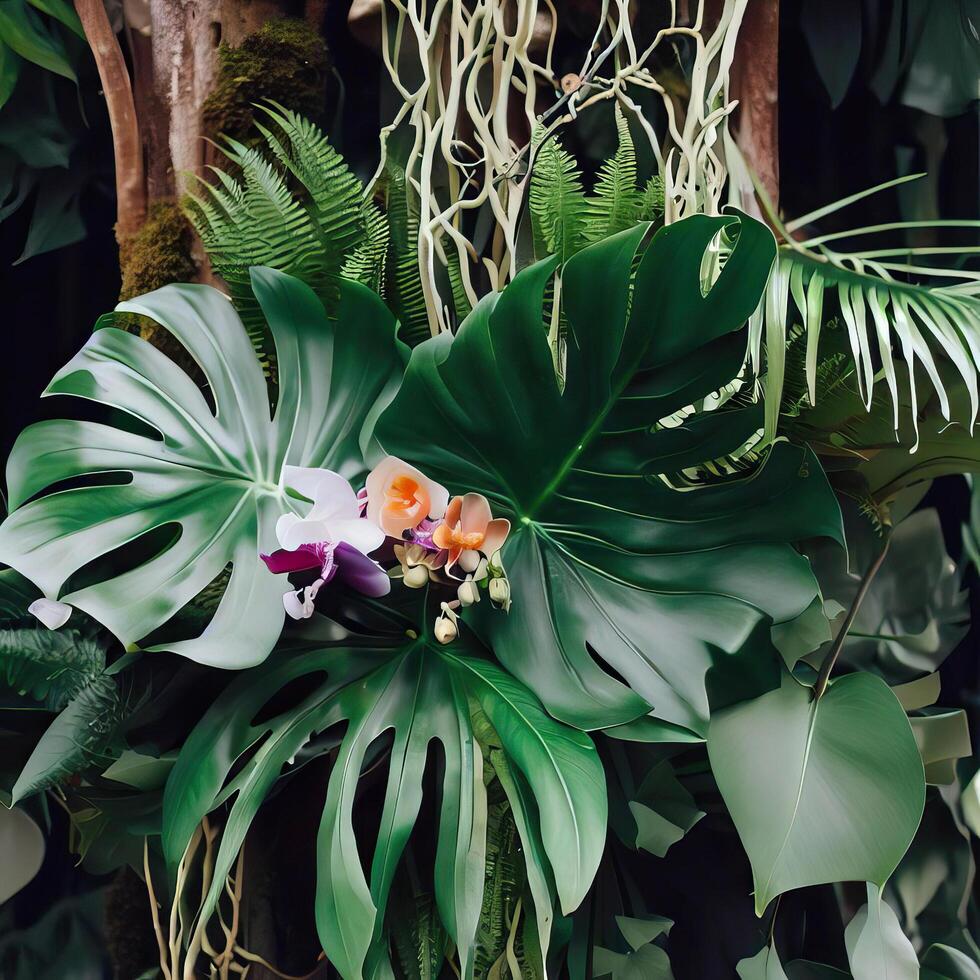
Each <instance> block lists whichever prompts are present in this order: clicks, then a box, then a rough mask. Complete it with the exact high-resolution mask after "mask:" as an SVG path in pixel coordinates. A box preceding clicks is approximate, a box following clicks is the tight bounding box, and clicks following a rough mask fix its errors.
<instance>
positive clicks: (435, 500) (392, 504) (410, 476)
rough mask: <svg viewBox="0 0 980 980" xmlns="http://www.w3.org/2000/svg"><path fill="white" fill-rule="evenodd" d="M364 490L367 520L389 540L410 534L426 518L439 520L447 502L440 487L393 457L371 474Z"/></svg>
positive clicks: (446, 494) (386, 458)
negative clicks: (365, 490) (407, 532)
mask: <svg viewBox="0 0 980 980" xmlns="http://www.w3.org/2000/svg"><path fill="white" fill-rule="evenodd" d="M366 489H367V501H368V504H367V517H368V520H369V521H371V522H372V523H374V524H376V525H377V526H378V527H380V528H381V530H382V531H384V533H385V534H387V535H389V536H390V537H393V538H401V537H402V535H403V534H404V533H405V532H406V531H414V530H415V529H416V528H417V527H419V526H420V525H423V524H424V522H425V520H426V518H435V519H438V518H440V517H442V515H443V514H444V513H445V512H446V504H447V503H448V501H449V491H448V490H446V488H445V487H444V486H442V485H441V484H439V483H436V482H435V480H430V479H429V478H428V477H427V476H426V475H425V474H424V473H422V472H421V471H419V470H417V469H416V468H415V467H414V466H410V465H409V464H408V463H405V462H403V461H402V460H400V459H398V458H397V457H395V456H386V457H385V458H384V459H383V460H382V461H381V462H380V463H378V465H377V466H375V468H374V469H373V470H371V472H370V473H369V474H368V478H367V483H366Z"/></svg>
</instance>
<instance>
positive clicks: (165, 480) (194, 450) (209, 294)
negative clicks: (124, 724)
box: [0, 269, 401, 667]
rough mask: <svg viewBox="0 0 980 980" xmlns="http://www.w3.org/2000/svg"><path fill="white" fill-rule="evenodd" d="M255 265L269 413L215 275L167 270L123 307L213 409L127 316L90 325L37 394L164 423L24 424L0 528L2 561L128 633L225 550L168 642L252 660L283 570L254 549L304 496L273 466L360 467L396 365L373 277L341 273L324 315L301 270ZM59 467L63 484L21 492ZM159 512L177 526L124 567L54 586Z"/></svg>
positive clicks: (261, 652) (180, 649)
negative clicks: (191, 371)
mask: <svg viewBox="0 0 980 980" xmlns="http://www.w3.org/2000/svg"><path fill="white" fill-rule="evenodd" d="M252 277H253V279H252V281H253V289H254V291H255V295H256V298H257V299H258V301H259V303H260V304H261V306H262V309H263V311H264V313H265V316H266V319H267V321H268V324H269V328H270V332H271V334H272V336H273V337H274V339H275V343H276V353H277V362H278V368H279V400H278V404H277V406H276V409H275V412H274V414H272V416H271V418H270V408H269V393H268V390H267V387H266V382H265V379H264V378H263V376H262V370H261V368H260V366H259V363H258V361H257V360H256V358H255V354H254V352H253V349H252V345H251V343H250V342H249V339H248V336H247V334H246V332H245V330H244V328H243V327H242V323H241V320H240V319H239V318H238V316H237V314H236V313H235V310H234V308H233V307H232V305H231V303H230V302H229V301H228V299H227V298H226V297H225V296H223V295H222V294H221V293H219V292H218V291H217V290H216V289H212V288H211V287H208V286H166V287H164V288H163V289H160V290H157V291H156V292H154V293H150V294H148V295H146V296H142V297H140V298H138V299H134V300H130V301H128V302H125V303H122V304H120V305H119V307H118V309H119V310H121V311H124V312H129V313H137V314H141V315H143V316H148V317H151V318H152V319H154V320H156V321H157V322H158V323H160V324H161V325H162V326H163V327H165V328H166V329H167V330H168V331H170V333H171V334H172V335H173V337H174V338H175V339H176V340H178V341H179V342H180V343H181V344H183V346H184V347H185V348H186V349H187V351H188V353H189V354H190V355H191V357H193V359H194V361H196V362H197V364H198V366H199V367H200V369H201V371H202V372H203V374H204V377H205V379H206V381H207V388H208V391H209V392H210V394H211V396H212V398H213V400H214V404H215V406H216V411H212V409H211V407H210V406H209V404H208V402H207V400H206V399H205V397H204V395H203V394H202V392H201V390H200V389H199V388H198V385H197V384H196V383H195V382H194V381H193V380H192V379H191V377H190V376H189V375H188V374H187V373H185V371H183V370H182V369H181V368H180V367H178V366H177V364H175V363H174V362H173V361H172V360H170V359H169V358H167V357H166V356H165V355H164V354H162V353H161V352H160V351H159V350H157V349H156V348H155V347H153V346H151V345H150V344H149V343H147V342H146V341H144V340H141V339H140V338H139V337H137V336H135V335H134V334H131V333H127V332H126V331H124V330H120V329H117V328H114V327H103V328H102V329H97V330H96V331H95V333H94V334H93V335H92V337H91V338H90V339H89V341H88V342H87V343H86V344H85V346H84V347H83V348H82V350H81V351H80V352H79V353H78V354H77V355H76V356H75V357H74V358H73V359H72V360H71V361H70V362H69V363H68V364H67V365H66V366H65V367H64V368H62V369H61V371H59V372H58V374H57V375H56V376H55V378H54V380H53V381H52V382H51V384H50V385H49V386H48V388H47V391H46V394H48V395H75V396H77V397H80V398H85V399H89V400H92V401H96V402H100V403H102V404H103V405H106V406H108V407H110V408H113V409H118V410H119V411H120V412H124V413H127V414H128V415H130V416H133V417H134V418H135V419H137V420H138V421H139V422H141V423H143V424H144V425H145V426H149V427H150V428H151V429H152V430H155V431H156V433H159V438H155V437H154V436H153V435H146V434H140V433H137V432H133V431H127V429H125V428H121V427H117V426H116V425H107V424H103V423H97V422H85V421H69V420H60V421H46V422H39V423H37V424H36V425H32V426H31V427H30V428H28V429H26V430H25V431H24V432H23V433H22V434H21V436H20V438H19V439H18V440H17V443H16V445H15V446H14V449H13V451H12V453H11V455H10V460H9V462H8V465H7V481H8V486H9V491H10V504H11V506H12V507H15V508H17V509H16V510H14V512H13V513H12V514H11V515H10V516H9V517H8V518H7V520H6V521H5V522H4V524H3V526H2V527H0V561H3V562H6V563H7V564H9V565H12V566H13V567H14V568H16V569H17V570H18V571H19V572H21V573H22V574H23V575H25V576H26V577H27V578H29V579H31V581H33V582H34V583H35V584H37V585H38V586H39V587H40V588H41V589H42V590H43V591H44V592H45V593H46V594H47V595H48V596H50V597H52V598H54V597H57V598H60V599H62V600H64V601H65V602H68V603H70V604H71V605H74V606H78V607H79V608H81V609H84V610H85V612H87V613H89V614H90V615H91V616H93V617H94V618H95V619H97V620H98V621H99V622H100V623H102V624H104V625H105V626H106V627H108V628H109V629H110V630H112V632H113V633H115V635H116V636H117V637H118V638H119V639H120V641H122V642H123V643H126V644H129V643H135V642H138V641H140V640H142V639H144V638H145V637H147V636H148V635H149V634H151V633H152V632H153V631H154V630H156V629H157V628H158V627H160V626H161V625H163V624H164V623H166V622H167V621H168V620H169V619H170V618H171V617H172V616H173V615H174V613H176V612H177V611H178V610H179V609H180V608H181V607H183V606H184V605H186V604H187V603H188V602H189V601H190V600H191V599H193V598H194V597H195V596H196V595H197V594H198V593H199V592H201V590H202V589H204V588H205V587H206V586H208V585H209V583H211V582H212V581H213V580H214V579H215V578H216V577H217V576H219V575H220V574H221V573H222V572H223V571H224V570H225V568H226V567H227V566H228V565H229V563H230V564H231V565H232V571H231V576H230V578H229V580H228V583H227V586H226V587H225V589H224V594H223V597H222V599H221V602H220V603H219V605H218V607H217V610H216V611H215V614H214V617H213V619H212V620H211V621H210V623H209V624H208V625H207V627H206V628H205V630H204V631H203V633H202V634H201V635H200V636H197V637H192V638H179V639H177V640H176V641H174V642H169V643H167V644H164V645H163V648H164V649H167V650H171V651H173V652H175V653H179V654H181V655H183V656H186V657H189V658H190V659H192V660H197V661H199V662H201V663H205V664H210V665H214V666H220V667H246V666H249V665H252V664H256V663H259V662H261V661H262V660H264V659H265V657H266V656H267V655H268V653H269V651H270V650H271V649H272V646H273V644H274V643H275V641H276V639H277V637H278V636H279V632H280V629H281V626H282V621H283V616H284V613H283V608H282V591H283V586H282V583H281V582H280V581H277V579H276V578H275V576H273V575H271V574H270V573H269V572H268V571H267V570H266V568H265V566H264V565H263V564H262V562H261V561H260V559H259V552H260V551H262V550H267V551H269V550H272V549H273V548H274V547H275V545H276V538H275V524H276V520H277V519H278V518H279V516H280V515H281V514H284V513H287V512H290V511H293V512H295V511H298V510H300V509H302V508H303V506H304V505H303V504H301V503H300V502H299V501H297V500H296V499H294V498H292V497H290V496H289V495H287V493H286V491H285V489H284V488H283V487H282V486H281V484H280V473H281V471H282V467H283V465H285V464H290V465H296V466H323V467H327V468H329V469H334V470H337V471H339V472H340V473H342V474H343V475H344V476H346V477H348V478H351V479H353V478H356V477H358V476H360V475H361V474H363V472H364V470H365V462H364V446H365V444H366V439H367V436H368V435H369V434H370V433H369V425H370V419H371V418H372V414H371V413H372V411H375V410H376V406H377V404H378V402H379V399H381V400H382V402H383V399H384V397H385V392H386V391H387V390H388V386H389V384H391V383H392V381H393V380H395V379H397V377H398V376H399V375H400V372H401V357H400V354H399V352H398V347H397V345H396V342H395V324H394V320H393V318H392V316H391V314H390V313H389V312H388V311H387V309H386V308H385V306H384V304H383V303H382V302H381V301H380V300H379V299H378V297H377V296H375V295H374V294H373V293H371V292H370V291H369V290H368V289H366V288H364V287H362V286H359V285H356V284H353V283H347V284H345V285H344V286H343V288H342V295H341V299H340V303H339V307H338V311H337V318H336V320H328V319H327V316H326V314H325V312H324V310H323V307H322V305H321V304H320V302H319V300H318V299H317V298H316V297H315V296H314V294H313V293H312V291H311V290H310V289H309V287H307V286H305V285H304V284H303V283H301V282H299V280H297V279H293V278H291V277H290V276H287V275H284V274H283V273H280V272H275V271H273V270H271V269H254V270H253V272H252ZM106 475H108V477H109V480H110V482H108V483H107V482H106ZM96 476H98V477H99V480H98V481H94V480H93V478H94V477H96ZM64 481H73V482H74V483H75V486H73V487H71V488H69V489H62V490H61V491H60V492H57V493H49V494H48V495H47V496H42V497H39V498H38V499H32V498H35V497H36V496H37V495H38V494H39V493H41V492H42V491H44V490H45V489H47V488H49V487H51V486H52V485H54V484H60V483H63V482H64ZM79 481H81V482H83V484H85V485H82V486H79V485H78V482H79ZM166 528H173V529H175V531H179V536H176V540H173V541H172V542H171V543H170V544H169V546H159V545H158V548H157V550H156V551H154V553H153V554H151V555H150V556H149V557H144V559H143V560H142V561H141V562H140V563H139V564H138V565H137V566H136V567H135V568H130V569H129V570H127V571H123V572H122V573H120V574H115V573H113V572H112V571H111V570H109V571H107V572H106V577H103V578H102V579H101V580H99V581H96V582H95V583H94V584H89V585H84V586H83V587H82V588H79V589H77V590H74V591H69V592H68V593H67V594H64V593H63V590H64V588H65V585H66V583H67V582H68V580H69V578H70V576H71V575H72V574H73V573H75V572H76V571H78V570H79V569H80V568H82V567H83V566H85V565H87V564H88V563H90V562H92V561H93V559H98V558H100V557H101V556H105V555H108V554H110V553H112V552H114V551H116V550H117V549H120V548H124V547H126V546H129V545H132V544H133V542H136V541H137V540H138V539H140V538H141V537H143V536H145V535H148V534H149V533H150V532H154V531H159V530H161V529H166ZM161 547H162V550H160V548H161ZM155 648H157V649H159V647H155Z"/></svg>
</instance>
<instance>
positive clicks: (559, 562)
mask: <svg viewBox="0 0 980 980" xmlns="http://www.w3.org/2000/svg"><path fill="white" fill-rule="evenodd" d="M723 229H725V230H726V231H727V232H728V233H729V234H732V235H734V234H735V233H736V232H737V233H738V244H737V245H736V246H735V249H734V251H733V253H732V256H731V258H730V259H729V260H728V262H727V264H726V266H725V268H724V271H723V272H722V273H721V275H720V277H719V279H718V280H717V281H716V282H715V283H714V285H713V286H712V287H711V289H710V291H709V292H708V293H707V295H705V294H704V293H703V291H702V287H701V281H700V270H701V263H702V257H703V254H704V250H705V248H706V247H707V246H708V244H709V242H710V241H711V239H712V238H713V237H714V236H715V235H716V234H717V233H719V232H720V231H722V230H723ZM645 231H646V229H645V227H639V228H637V229H634V230H632V231H628V232H624V233H622V234H620V235H617V236H614V237H613V238H610V239H607V240H606V241H604V242H602V243H600V244H599V245H595V246H592V247H591V248H588V249H585V250H584V251H582V252H580V253H579V254H578V255H577V256H576V257H575V258H574V259H572V260H571V261H570V262H569V263H568V264H567V265H566V266H565V269H564V272H563V276H562V278H563V283H564V296H565V310H566V312H567V315H568V321H569V328H570V334H569V340H568V348H567V358H566V364H565V377H566V384H565V389H564V392H562V391H560V390H559V387H558V383H557V381H556V379H555V372H554V367H553V363H552V357H551V352H550V350H549V346H548V342H547V338H546V335H545V332H544V329H543V327H542V323H541V317H542V313H541V311H542V302H543V293H544V290H545V286H546V283H547V282H548V279H549V277H550V275H551V272H552V270H553V268H554V262H553V261H549V262H543V263H539V264H537V265H535V266H532V267H531V268H529V269H527V270H525V271H524V272H522V273H520V274H519V275H518V276H517V277H516V278H515V279H514V281H513V282H512V283H511V284H510V285H509V286H508V287H507V289H506V290H505V291H504V292H503V293H502V294H500V295H493V296H489V297H487V298H485V299H484V300H483V301H482V302H481V303H480V304H479V305H478V306H477V307H476V309H475V310H474V311H473V313H472V314H471V315H470V316H469V317H468V318H467V320H466V322H465V323H464V324H463V326H462V327H461V329H460V331H459V333H458V334H457V335H456V337H455V339H453V338H451V337H450V336H448V335H443V336H441V337H437V338H435V339H433V340H431V341H428V342H427V343H425V344H424V345H422V346H421V347H420V348H417V349H416V350H415V351H414V352H413V356H412V359H411V362H410V364H409V368H408V371H407V374H406V377H405V381H404V384H403V386H402V388H401V390H400V392H399V394H398V395H397V396H396V398H395V400H394V401H393V403H392V406H391V407H390V408H389V409H388V410H387V411H386V412H385V414H384V415H383V416H382V418H381V421H380V422H379V428H378V434H379V438H380V440H381V442H382V444H383V445H384V447H385V448H386V449H387V450H388V451H389V452H391V453H393V454H395V455H398V456H400V457H402V458H404V459H407V460H411V461H412V462H413V463H414V464H415V465H417V466H419V467H420V468H421V469H422V470H424V471H425V472H426V473H428V474H429V475H430V476H431V477H433V478H436V479H438V480H440V481H441V482H443V483H445V484H446V485H448V486H449V488H450V490H451V491H453V492H463V491H464V490H477V491H480V492H483V493H484V494H486V495H487V497H488V498H490V500H491V501H492V502H493V504H494V507H495V509H496V511H497V512H499V513H500V514H502V515H505V516H508V517H509V518H510V519H511V521H512V525H513V530H512V532H511V535H510V539H509V540H508V542H507V545H506V546H505V549H504V556H503V559H504V563H505V565H506V567H507V569H508V573H509V575H510V578H511V582H512V584H513V587H514V598H515V601H514V605H513V607H512V609H511V610H510V613H509V614H508V615H507V616H500V615H495V616H489V615H488V616H486V617H485V621H484V622H483V623H482V624H481V625H480V628H481V630H484V631H485V633H486V635H487V636H488V637H489V638H490V640H491V641H492V646H493V648H494V651H495V653H496V654H497V655H498V656H499V657H500V659H501V660H503V661H504V663H505V665H506V666H507V667H508V668H509V669H510V670H512V671H513V672H514V673H515V674H516V675H517V676H518V677H520V679H521V680H523V681H524V683H525V684H527V685H528V686H529V687H530V688H531V689H532V690H534V691H535V693H536V694H537V695H538V696H539V697H541V698H542V699H543V700H544V702H545V704H546V705H547V707H548V709H549V711H551V712H552V714H554V715H555V716H556V717H559V718H561V719H563V720H565V721H568V722H570V723H573V724H575V725H578V726H580V727H582V728H596V727H604V726H606V727H607V726H611V725H617V724H623V723H626V722H629V721H631V720H633V719H634V718H637V717H639V716H640V715H644V714H647V713H648V712H649V708H650V706H652V707H653V714H654V715H655V716H656V717H657V718H658V719H660V720H663V721H668V722H671V723H674V724H677V725H681V726H684V727H686V728H688V729H691V730H694V731H703V728H704V723H705V719H706V716H707V713H708V705H707V696H706V693H705V691H704V683H703V679H704V675H705V672H706V671H707V670H708V668H709V667H710V666H711V665H712V663H713V662H714V660H715V659H716V658H717V656H718V655H719V654H720V652H721V651H728V652H731V651H734V650H737V649H738V648H739V647H740V646H741V645H742V643H743V642H744V640H745V639H746V637H747V636H748V635H749V633H750V632H751V630H752V629H753V627H754V626H755V625H756V624H757V622H758V620H759V616H760V610H761V611H764V612H765V613H767V614H769V615H770V616H772V617H773V618H774V619H775V620H776V621H784V620H788V619H792V618H793V617H795V616H797V615H799V614H800V613H801V612H802V611H803V610H804V609H805V608H806V607H807V606H808V605H809V604H810V602H811V601H812V600H813V598H814V596H815V595H816V588H815V583H814V581H813V578H812V576H811V573H810V570H809V566H808V564H807V562H806V561H805V560H804V559H802V558H801V556H800V555H799V554H798V553H797V552H796V551H795V550H794V549H793V548H792V546H791V544H790V542H792V541H796V540H799V539H801V538H803V537H810V536H814V535H822V534H825V535H830V536H834V537H839V534H840V527H839V514H838V511H837V505H836V503H835V502H834V500H833V497H832V494H831V493H830V491H829V488H828V487H827V484H826V481H825V479H824V476H823V473H822V472H821V470H820V467H819V464H818V463H817V461H816V459H815V458H814V457H813V456H812V455H811V454H809V453H807V452H806V451H804V450H800V449H797V448H795V447H791V446H788V445H785V444H782V445H780V446H777V447H775V449H774V450H773V452H772V455H771V457H770V458H769V460H768V463H767V465H766V466H765V467H764V468H762V469H761V470H760V471H759V472H756V473H754V474H752V476H751V477H750V478H748V479H741V480H734V481H731V482H725V483H723V484H721V485H717V486H711V487H707V488H703V489H697V490H691V491H689V492H679V491H677V490H675V489H672V488H671V487H670V486H668V485H667V484H666V482H665V481H664V479H663V478H665V477H668V476H670V475H675V476H676V474H678V473H679V472H680V471H683V470H689V469H692V468H696V467H697V466H698V465H699V464H702V463H704V462H706V461H709V460H711V459H714V458H716V457H718V456H722V455H724V454H725V453H727V452H731V451H734V450H735V449H736V448H737V447H738V446H740V445H741V444H742V443H743V441H744V440H745V438H746V435H747V434H748V433H749V432H751V431H755V430H756V429H757V427H758V418H757V413H755V412H753V411H746V412H743V411H732V412H713V413H707V414H703V415H698V416H696V417H695V420H694V421H693V422H689V423H688V424H685V425H683V426H681V427H679V428H663V427H659V426H658V425H657V422H658V420H659V419H663V418H665V417H667V416H670V415H672V414H673V413H675V412H676V411H677V410H678V409H681V408H683V407H685V406H687V405H689V404H691V403H693V402H696V401H698V400H699V399H701V398H703V397H704V396H706V395H707V394H709V393H710V392H712V391H714V390H716V389H717V388H718V387H720V386H721V385H723V384H725V383H727V382H728V381H730V380H731V378H732V377H733V376H734V375H735V374H736V373H737V371H738V370H739V367H740V365H741V363H742V356H743V353H744V349H745V338H744V333H742V332H740V328H741V326H742V325H743V323H744V321H745V319H746V317H747V316H748V314H749V313H751V311H752V309H753V308H754V305H755V304H756V303H757V302H758V297H759V294H760V293H761V291H762V288H763V286H764V284H765V281H766V277H767V275H768V272H769V267H770V265H771V262H772V257H773V252H774V246H773V241H772V237H771V235H770V233H769V231H768V230H767V229H766V228H764V227H763V226H762V225H760V224H758V223H756V222H754V221H752V220H750V219H747V218H742V219H740V218H736V217H726V218H708V217H704V216H697V217H692V218H690V219H686V220H684V221H681V222H678V223H676V224H674V225H671V226H669V227H668V228H665V229H664V230H662V231H661V232H660V233H659V234H658V235H657V236H656V237H655V238H654V240H653V242H652V244H651V245H650V246H649V248H648V249H647V251H646V253H645V254H644V256H643V258H642V260H641V261H640V264H639V270H638V272H637V274H636V285H635V287H631V285H630V283H631V270H632V266H633V259H634V256H635V254H636V251H637V249H638V247H639V246H640V243H641V241H642V239H643V237H644V234H645ZM422 432H424V433H429V434H433V433H434V434H436V435H435V437H430V438H420V433H422ZM593 653H594V654H595V655H596V657H597V658H598V660H599V661H601V662H605V663H607V664H608V665H609V666H610V667H611V668H612V669H613V670H614V671H616V672H617V673H618V674H619V675H621V676H622V677H623V678H625V680H626V684H623V683H622V681H620V680H619V679H617V678H616V677H613V676H612V675H611V673H607V672H606V671H605V670H603V668H602V666H600V663H598V662H597V661H596V659H593Z"/></svg>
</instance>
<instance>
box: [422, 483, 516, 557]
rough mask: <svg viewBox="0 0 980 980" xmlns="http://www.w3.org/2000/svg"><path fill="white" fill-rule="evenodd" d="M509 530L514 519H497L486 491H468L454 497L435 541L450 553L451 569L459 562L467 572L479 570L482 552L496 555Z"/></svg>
mask: <svg viewBox="0 0 980 980" xmlns="http://www.w3.org/2000/svg"><path fill="white" fill-rule="evenodd" d="M509 533H510V521H508V520H507V519H506V518H503V517H498V518H496V519H494V517H493V514H492V513H491V511H490V504H489V502H488V501H487V498H486V497H484V496H483V494H482V493H467V494H464V495H463V496H462V497H453V499H452V503H450V505H449V507H448V508H447V510H446V517H445V520H444V521H443V523H442V524H440V525H439V527H437V528H436V529H435V531H434V532H433V534H432V541H433V543H434V544H435V545H436V547H438V548H443V549H445V550H446V551H447V552H448V553H449V554H448V558H447V560H446V571H447V572H448V571H449V570H450V569H451V568H452V567H453V566H454V565H455V564H456V563H457V562H459V564H460V567H461V568H462V569H463V570H464V571H466V572H475V571H476V570H477V568H478V567H479V565H480V552H483V554H485V555H492V554H495V553H496V552H498V551H499V550H500V549H501V547H502V546H503V543H504V541H505V540H506V539H507V535H508V534H509Z"/></svg>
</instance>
